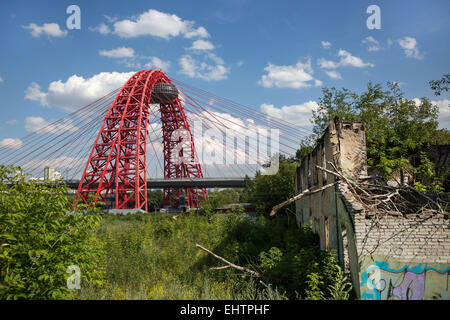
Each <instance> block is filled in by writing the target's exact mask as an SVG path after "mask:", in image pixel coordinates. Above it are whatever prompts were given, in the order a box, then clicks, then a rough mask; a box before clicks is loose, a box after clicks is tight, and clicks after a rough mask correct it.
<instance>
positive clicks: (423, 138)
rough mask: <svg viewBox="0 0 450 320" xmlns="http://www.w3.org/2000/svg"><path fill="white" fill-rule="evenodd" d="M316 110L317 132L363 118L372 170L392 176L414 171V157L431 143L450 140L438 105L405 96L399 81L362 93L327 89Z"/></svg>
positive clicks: (315, 128) (376, 85)
mask: <svg viewBox="0 0 450 320" xmlns="http://www.w3.org/2000/svg"><path fill="white" fill-rule="evenodd" d="M322 91H323V96H322V97H321V98H320V100H319V107H318V109H317V110H316V111H314V112H313V123H314V132H315V133H316V135H319V134H321V132H323V130H324V129H325V128H326V127H327V125H328V121H329V120H332V119H334V118H335V117H338V118H339V119H340V120H341V121H362V122H363V123H364V126H365V130H366V141H367V156H368V165H369V169H370V170H372V171H376V172H377V173H378V174H380V175H382V176H384V177H386V178H389V177H391V176H392V174H393V173H395V172H398V170H403V169H406V170H409V171H410V172H413V168H412V165H411V162H410V157H411V156H412V155H413V154H415V153H417V152H418V151H420V150H421V149H422V148H423V147H425V146H428V145H430V144H436V143H437V144H442V143H445V141H447V140H448V131H447V130H438V129H437V128H438V121H437V118H438V112H439V110H438V107H437V106H435V105H433V104H432V103H431V102H430V101H429V100H428V99H426V98H421V99H420V103H416V101H414V100H409V99H406V98H405V97H404V94H403V92H402V91H401V90H400V88H399V86H398V84H396V83H392V82H388V83H387V85H386V87H383V86H382V85H381V84H372V83H371V82H369V83H368V85H367V90H366V91H365V92H363V93H361V94H359V95H358V94H357V93H354V92H351V91H350V90H348V89H345V88H342V89H336V88H334V87H333V88H331V89H329V88H324V89H323V90H322Z"/></svg>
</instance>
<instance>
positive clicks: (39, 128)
mask: <svg viewBox="0 0 450 320" xmlns="http://www.w3.org/2000/svg"><path fill="white" fill-rule="evenodd" d="M25 129H26V130H27V131H30V132H37V133H61V132H64V131H69V132H75V131H77V130H78V128H77V127H76V126H74V125H73V121H72V120H71V119H63V120H62V121H60V122H58V123H50V122H47V121H46V120H45V119H44V118H42V117H27V118H25Z"/></svg>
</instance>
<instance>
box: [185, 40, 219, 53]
mask: <svg viewBox="0 0 450 320" xmlns="http://www.w3.org/2000/svg"><path fill="white" fill-rule="evenodd" d="M189 49H190V50H212V49H214V45H213V44H212V43H211V42H209V41H206V40H202V39H200V40H196V41H194V42H193V43H192V47H190V48H189Z"/></svg>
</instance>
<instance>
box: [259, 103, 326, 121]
mask: <svg viewBox="0 0 450 320" xmlns="http://www.w3.org/2000/svg"><path fill="white" fill-rule="evenodd" d="M317 108H318V104H317V102H315V101H307V102H305V103H303V104H299V105H291V106H284V107H281V108H276V107H275V106H274V105H273V104H265V103H264V104H262V105H261V106H260V109H261V112H263V113H265V114H267V115H269V116H271V117H275V118H278V119H282V120H285V121H289V123H292V124H294V125H297V126H310V125H311V122H310V119H311V118H312V111H313V110H316V109H317Z"/></svg>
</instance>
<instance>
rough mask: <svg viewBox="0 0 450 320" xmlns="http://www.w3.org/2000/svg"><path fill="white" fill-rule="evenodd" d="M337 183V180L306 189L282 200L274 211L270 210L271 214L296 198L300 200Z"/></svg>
mask: <svg viewBox="0 0 450 320" xmlns="http://www.w3.org/2000/svg"><path fill="white" fill-rule="evenodd" d="M335 184H336V182H333V183H329V184H327V185H324V186H323V187H321V188H318V189H315V190H309V189H306V190H305V191H303V192H302V193H299V194H298V195H296V196H295V197H292V198H290V199H288V200H286V201H284V202H282V203H280V204H277V205H276V206H275V207H273V208H272V211H271V212H270V216H274V215H275V214H276V213H277V212H278V210H280V209H281V208H283V207H284V206H287V205H289V204H291V203H292V202H294V201H296V200H299V199H301V198H303V197H304V196H309V195H311V194H314V193H317V192H319V191H322V190H325V189H327V188H329V187H332V186H334V185H335Z"/></svg>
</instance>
